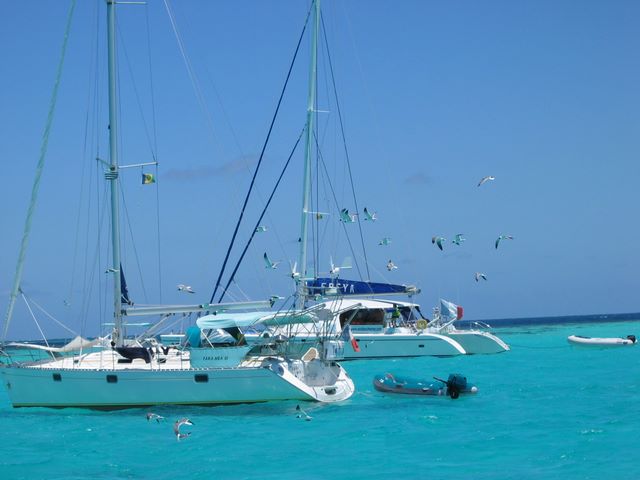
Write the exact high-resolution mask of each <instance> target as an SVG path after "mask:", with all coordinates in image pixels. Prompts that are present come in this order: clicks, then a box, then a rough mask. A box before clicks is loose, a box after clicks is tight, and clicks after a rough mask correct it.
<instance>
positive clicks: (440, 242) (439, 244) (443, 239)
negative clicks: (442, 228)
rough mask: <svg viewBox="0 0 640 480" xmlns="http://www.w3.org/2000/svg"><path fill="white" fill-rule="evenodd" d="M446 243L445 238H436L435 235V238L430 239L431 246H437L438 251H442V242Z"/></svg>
mask: <svg viewBox="0 0 640 480" xmlns="http://www.w3.org/2000/svg"><path fill="white" fill-rule="evenodd" d="M446 241H447V239H446V238H444V237H438V236H437V235H436V236H435V237H431V243H433V244H435V245H438V248H439V249H440V250H442V244H443V243H444V242H446Z"/></svg>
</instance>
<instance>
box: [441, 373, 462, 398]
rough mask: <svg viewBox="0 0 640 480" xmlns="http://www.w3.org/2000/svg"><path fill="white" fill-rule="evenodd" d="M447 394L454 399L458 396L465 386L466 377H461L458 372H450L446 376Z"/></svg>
mask: <svg viewBox="0 0 640 480" xmlns="http://www.w3.org/2000/svg"><path fill="white" fill-rule="evenodd" d="M446 383H447V395H449V396H450V397H451V398H452V399H456V398H458V397H459V396H460V392H463V391H464V390H466V388H467V377H463V376H462V375H460V374H459V373H450V374H449V378H447V382H446Z"/></svg>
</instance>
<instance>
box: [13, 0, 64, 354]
mask: <svg viewBox="0 0 640 480" xmlns="http://www.w3.org/2000/svg"><path fill="white" fill-rule="evenodd" d="M75 8H76V0H72V1H71V7H70V8H69V13H68V15H67V24H66V27H65V31H64V40H63V41H62V51H61V53H60V60H59V62H58V68H57V71H56V79H55V83H54V85H53V91H52V92H51V100H50V102H49V113H48V114H47V121H46V124H45V128H44V132H43V133H42V143H41V145H40V158H39V159H38V164H37V167H36V175H35V179H34V181H33V187H32V189H31V201H30V203H29V210H28V211H27V218H26V220H25V224H24V232H23V234H22V243H21V245H20V254H19V255H18V264H17V266H16V273H15V276H14V283H13V289H12V290H11V295H10V297H9V305H8V307H7V313H6V316H5V320H4V330H3V332H2V339H1V340H2V343H4V341H5V340H6V338H7V332H8V330H9V324H10V323H11V317H12V315H13V307H14V306H15V303H16V297H17V295H18V290H19V289H20V281H21V280H22V270H23V267H24V259H25V255H26V253H27V244H28V242H29V233H30V232H31V220H32V218H33V213H34V211H35V208H36V200H37V199H38V190H39V189H40V178H41V177H42V170H43V169H44V159H45V156H46V154H47V148H48V145H49V133H50V132H51V125H52V124H53V117H54V113H55V109H56V103H57V100H58V88H59V86H60V79H61V77H62V67H63V65H64V58H65V54H66V52H67V41H68V40H69V34H70V31H71V20H72V19H73V11H74V10H75Z"/></svg>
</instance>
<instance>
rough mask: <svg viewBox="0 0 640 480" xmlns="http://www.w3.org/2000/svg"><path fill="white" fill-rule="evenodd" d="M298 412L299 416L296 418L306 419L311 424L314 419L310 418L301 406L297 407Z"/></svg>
mask: <svg viewBox="0 0 640 480" xmlns="http://www.w3.org/2000/svg"><path fill="white" fill-rule="evenodd" d="M296 412H298V415H296V418H304V419H305V420H306V421H307V422H310V421H311V419H312V418H313V417H311V416H309V414H308V413H307V412H305V411H304V410H303V409H301V408H300V405H296Z"/></svg>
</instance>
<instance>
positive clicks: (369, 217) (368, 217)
mask: <svg viewBox="0 0 640 480" xmlns="http://www.w3.org/2000/svg"><path fill="white" fill-rule="evenodd" d="M364 219H365V220H371V221H372V222H375V221H376V220H377V219H378V214H377V213H376V212H373V213H371V212H369V210H367V207H364Z"/></svg>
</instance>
